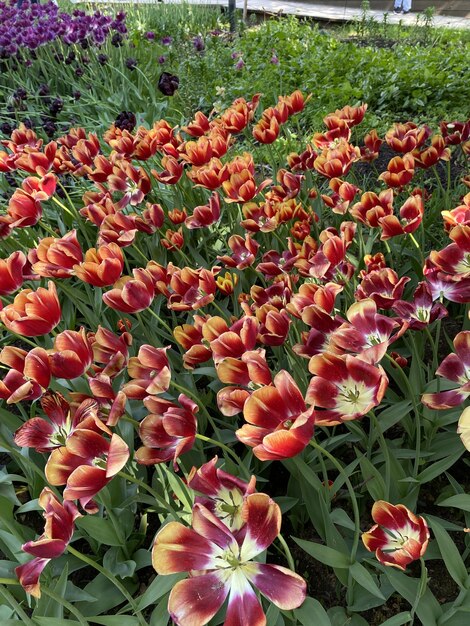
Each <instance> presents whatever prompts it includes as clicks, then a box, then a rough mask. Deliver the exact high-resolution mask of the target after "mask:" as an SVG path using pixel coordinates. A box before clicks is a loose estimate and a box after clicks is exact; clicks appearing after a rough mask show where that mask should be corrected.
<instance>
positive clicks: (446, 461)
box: [417, 450, 463, 485]
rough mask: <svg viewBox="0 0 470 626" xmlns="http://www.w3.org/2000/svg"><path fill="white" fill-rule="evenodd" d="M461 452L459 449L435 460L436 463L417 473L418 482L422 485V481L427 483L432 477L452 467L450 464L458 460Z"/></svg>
mask: <svg viewBox="0 0 470 626" xmlns="http://www.w3.org/2000/svg"><path fill="white" fill-rule="evenodd" d="M462 454H463V451H462V450H459V451H458V452H455V453H454V454H452V455H451V456H446V457H444V458H443V459H441V460H440V461H436V463H433V464H432V465H429V466H428V467H426V469H424V470H423V471H422V472H421V474H418V476H417V478H418V480H419V482H420V483H421V484H422V485H423V484H424V483H428V482H429V481H431V480H433V479H434V478H437V476H440V475H441V474H442V473H443V472H445V471H446V470H448V469H449V467H452V465H453V464H454V463H456V462H457V461H458V460H459V458H460V457H461V456H462Z"/></svg>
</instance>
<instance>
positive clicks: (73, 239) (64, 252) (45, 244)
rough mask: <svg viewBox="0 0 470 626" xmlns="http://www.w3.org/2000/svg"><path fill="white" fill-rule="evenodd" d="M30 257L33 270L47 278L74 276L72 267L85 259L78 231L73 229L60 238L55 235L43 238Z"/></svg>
mask: <svg viewBox="0 0 470 626" xmlns="http://www.w3.org/2000/svg"><path fill="white" fill-rule="evenodd" d="M28 259H29V261H30V262H31V264H32V270H33V272H34V273H35V274H38V275H39V276H45V277H47V278H68V277H69V276H72V274H73V269H72V268H73V267H74V266H75V264H76V263H80V262H81V260H82V259H83V254H82V250H81V248H80V244H79V243H78V239H77V231H76V230H71V231H70V232H69V233H67V234H66V235H64V236H63V237H61V238H60V239H56V238H55V237H45V238H44V239H41V240H40V241H39V244H38V245H37V247H36V248H35V249H33V250H31V251H30V253H29V255H28Z"/></svg>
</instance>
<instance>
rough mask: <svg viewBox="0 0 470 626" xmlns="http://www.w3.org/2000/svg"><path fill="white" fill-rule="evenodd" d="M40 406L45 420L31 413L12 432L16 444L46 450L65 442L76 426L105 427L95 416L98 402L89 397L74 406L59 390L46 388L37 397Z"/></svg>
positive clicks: (99, 428)
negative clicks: (45, 417)
mask: <svg viewBox="0 0 470 626" xmlns="http://www.w3.org/2000/svg"><path fill="white" fill-rule="evenodd" d="M41 407H42V410H43V411H44V413H45V414H46V415H47V417H48V420H45V419H44V418H42V417H33V418H31V419H29V420H28V421H27V422H25V423H24V424H23V426H21V427H20V428H19V429H18V430H17V431H16V432H15V437H14V439H15V443H16V445H17V446H20V447H25V448H34V449H35V450H36V451H37V452H50V451H51V450H54V449H55V448H60V447H61V446H64V445H66V442H67V439H68V438H69V437H70V435H71V434H72V433H73V432H74V431H75V430H76V429H77V428H91V429H92V430H97V431H98V430H107V429H106V426H105V425H104V424H103V423H102V422H101V420H100V419H99V416H98V403H97V402H96V401H95V400H93V399H91V398H89V399H87V400H84V401H83V402H81V404H80V405H78V406H71V405H70V404H69V403H68V402H67V401H66V400H65V398H64V397H63V396H62V395H61V394H60V393H52V392H47V393H46V394H44V396H43V397H42V398H41ZM108 434H110V433H109V431H108Z"/></svg>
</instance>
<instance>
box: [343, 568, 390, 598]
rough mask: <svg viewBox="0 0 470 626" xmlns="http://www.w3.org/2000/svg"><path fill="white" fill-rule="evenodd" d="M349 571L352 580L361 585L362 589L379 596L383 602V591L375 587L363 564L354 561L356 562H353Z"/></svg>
mask: <svg viewBox="0 0 470 626" xmlns="http://www.w3.org/2000/svg"><path fill="white" fill-rule="evenodd" d="M349 572H350V574H351V576H352V577H353V578H354V580H355V581H356V582H358V583H359V584H360V585H361V587H364V589H367V591H369V592H370V593H371V594H372V595H374V596H377V598H381V599H382V600H383V601H384V602H385V597H384V595H383V593H382V592H381V591H380V589H379V588H378V587H377V585H376V583H375V582H374V579H373V578H372V576H371V574H370V573H369V572H368V571H367V570H366V568H365V567H364V566H363V565H361V564H360V563H358V562H357V561H356V563H353V564H352V565H351V567H350V568H349Z"/></svg>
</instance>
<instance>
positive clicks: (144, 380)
mask: <svg viewBox="0 0 470 626" xmlns="http://www.w3.org/2000/svg"><path fill="white" fill-rule="evenodd" d="M168 349H169V346H167V347H166V348H154V347H153V346H149V345H147V344H144V345H142V346H140V348H139V354H138V356H133V357H131V358H130V359H129V365H128V367H127V371H128V373H129V376H130V377H131V378H132V379H133V380H132V381H130V382H128V383H126V384H125V385H124V387H123V389H122V390H123V391H124V393H125V394H126V396H127V397H129V398H132V399H138V400H143V399H144V398H145V397H147V396H148V395H157V394H159V393H165V391H168V388H169V386H170V381H171V369H170V363H169V361H168V357H167V356H166V351H167V350H168Z"/></svg>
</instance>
